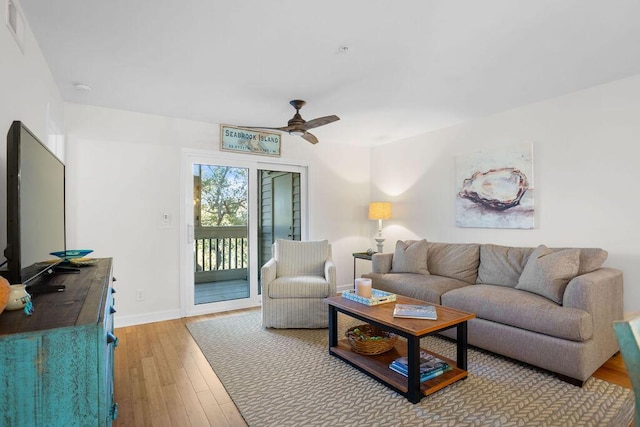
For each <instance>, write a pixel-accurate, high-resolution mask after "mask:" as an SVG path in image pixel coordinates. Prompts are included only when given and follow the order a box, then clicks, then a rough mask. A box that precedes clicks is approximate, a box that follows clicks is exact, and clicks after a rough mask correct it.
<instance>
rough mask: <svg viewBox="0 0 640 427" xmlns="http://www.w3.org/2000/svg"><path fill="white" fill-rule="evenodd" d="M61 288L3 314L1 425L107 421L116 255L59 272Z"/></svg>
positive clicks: (55, 280)
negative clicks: (30, 308)
mask: <svg viewBox="0 0 640 427" xmlns="http://www.w3.org/2000/svg"><path fill="white" fill-rule="evenodd" d="M43 280H46V283H47V284H50V285H56V284H58V285H59V284H63V285H65V287H66V289H65V290H64V291H63V292H56V293H47V294H40V295H35V296H34V299H33V304H34V308H35V311H34V313H33V315H32V316H30V317H29V316H26V315H25V314H24V312H23V311H21V310H19V311H4V312H3V313H2V314H0V426H65V427H67V426H82V427H86V426H110V425H111V424H112V421H113V420H114V419H115V418H116V417H117V404H116V403H115V402H114V396H113V352H114V349H115V347H116V346H117V343H118V340H117V338H116V337H115V336H114V333H113V314H114V313H115V299H114V293H115V289H114V287H113V281H114V279H113V275H112V260H111V259H110V258H105V259H100V260H99V262H98V264H97V265H94V266H88V267H82V268H81V269H80V273H79V274H54V275H52V276H50V277H47V278H45V279H43Z"/></svg>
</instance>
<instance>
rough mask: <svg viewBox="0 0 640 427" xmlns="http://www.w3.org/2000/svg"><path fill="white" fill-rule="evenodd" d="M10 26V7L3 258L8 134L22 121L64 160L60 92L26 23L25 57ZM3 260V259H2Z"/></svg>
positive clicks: (4, 83) (2, 99)
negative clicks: (14, 122) (15, 124)
mask: <svg viewBox="0 0 640 427" xmlns="http://www.w3.org/2000/svg"><path fill="white" fill-rule="evenodd" d="M5 22H6V5H5V2H2V5H1V7H0V165H1V167H0V254H1V253H2V252H1V251H2V250H4V248H5V247H6V244H7V230H6V223H7V207H6V200H7V184H6V182H7V181H6V176H7V170H6V165H7V163H6V157H7V148H6V147H7V138H6V136H7V132H8V130H9V126H11V123H12V122H13V121H14V120H20V121H22V122H23V123H24V124H25V125H26V126H27V127H28V128H29V129H30V130H31V132H33V133H34V134H35V135H36V136H37V137H38V138H39V139H40V140H41V141H42V142H44V143H45V144H47V145H49V148H50V149H51V150H52V151H54V152H55V153H56V154H58V156H59V157H61V158H64V144H63V142H61V139H62V138H60V135H61V134H63V133H64V117H63V114H64V108H63V102H62V97H61V95H60V91H59V90H58V88H57V87H56V85H55V83H54V81H53V76H52V75H51V71H50V70H49V67H48V65H47V63H46V62H45V60H44V57H43V56H42V53H41V52H40V48H39V47H38V44H37V43H36V40H35V38H34V36H33V34H32V33H31V30H30V28H29V26H28V24H27V23H26V21H25V25H26V27H25V46H24V53H23V52H22V51H21V50H20V48H19V47H18V45H17V44H16V42H15V40H14V38H13V36H12V35H11V33H10V32H9V29H8V28H7V26H6V25H5ZM0 258H1V257H0Z"/></svg>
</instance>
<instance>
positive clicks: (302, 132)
mask: <svg viewBox="0 0 640 427" xmlns="http://www.w3.org/2000/svg"><path fill="white" fill-rule="evenodd" d="M289 135H294V136H302V135H304V131H303V130H295V129H294V130H290V131H289Z"/></svg>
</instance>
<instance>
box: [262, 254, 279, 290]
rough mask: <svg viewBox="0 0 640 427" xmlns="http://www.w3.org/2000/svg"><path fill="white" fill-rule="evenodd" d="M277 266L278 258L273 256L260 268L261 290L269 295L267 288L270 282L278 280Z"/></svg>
mask: <svg viewBox="0 0 640 427" xmlns="http://www.w3.org/2000/svg"><path fill="white" fill-rule="evenodd" d="M276 267H277V266H276V259H275V258H271V259H270V260H269V261H267V263H266V264H265V265H263V266H262V268H261V269H260V282H261V291H262V294H263V295H268V293H267V289H268V288H269V283H271V282H273V281H274V280H276Z"/></svg>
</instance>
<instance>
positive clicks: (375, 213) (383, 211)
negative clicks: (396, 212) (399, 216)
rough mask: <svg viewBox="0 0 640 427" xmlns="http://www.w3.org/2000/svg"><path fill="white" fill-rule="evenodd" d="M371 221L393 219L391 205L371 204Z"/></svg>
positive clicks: (385, 203) (383, 203) (382, 203)
mask: <svg viewBox="0 0 640 427" xmlns="http://www.w3.org/2000/svg"><path fill="white" fill-rule="evenodd" d="M369 219H391V203H389V202H372V203H369Z"/></svg>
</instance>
